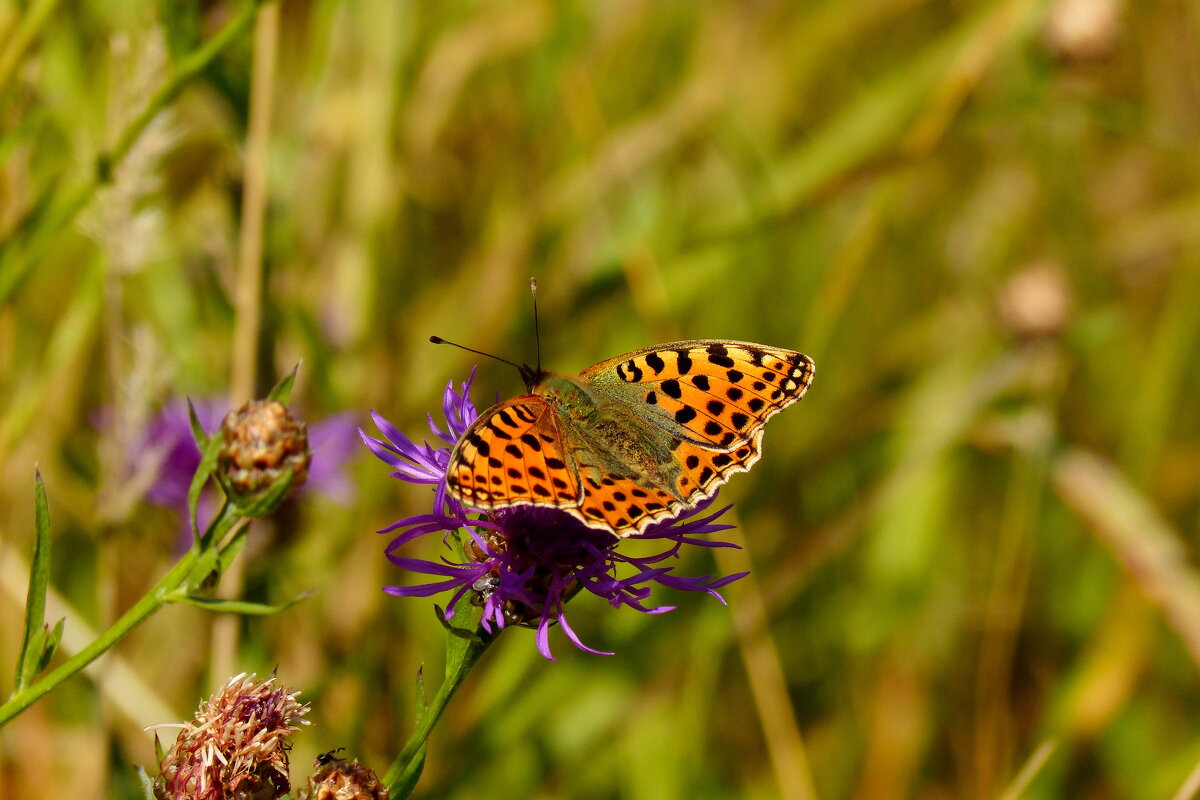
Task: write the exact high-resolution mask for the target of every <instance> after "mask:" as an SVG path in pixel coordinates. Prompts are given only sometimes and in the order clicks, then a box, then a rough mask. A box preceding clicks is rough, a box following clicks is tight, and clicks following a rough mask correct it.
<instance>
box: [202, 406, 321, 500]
mask: <svg viewBox="0 0 1200 800" xmlns="http://www.w3.org/2000/svg"><path fill="white" fill-rule="evenodd" d="M220 436H221V439H222V445H221V450H220V452H219V453H218V454H217V465H218V467H219V472H220V474H221V477H223V478H224V479H225V482H226V483H227V484H228V485H229V488H230V490H231V491H232V492H233V494H234V495H235V496H239V497H253V496H255V495H257V494H260V493H261V492H263V491H265V490H266V489H267V488H269V487H270V486H272V485H273V484H275V482H276V481H278V480H280V479H281V478H283V476H284V475H286V474H288V472H289V471H290V473H291V487H292V488H295V487H299V486H301V485H303V483H304V481H306V480H307V479H308V465H309V463H310V462H311V461H312V450H310V449H309V446H308V428H307V427H306V426H305V424H304V423H303V422H301V421H299V420H297V419H296V418H295V417H294V416H292V412H291V411H289V410H288V407H287V406H285V405H284V404H283V403H280V402H278V401H277V400H252V401H250V402H249V403H246V404H245V405H243V406H242V407H241V408H239V409H238V410H237V411H230V412H229V413H228V414H226V415H225V419H224V421H223V422H222V423H221V433H220Z"/></svg>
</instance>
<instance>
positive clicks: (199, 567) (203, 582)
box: [181, 547, 221, 592]
mask: <svg viewBox="0 0 1200 800" xmlns="http://www.w3.org/2000/svg"><path fill="white" fill-rule="evenodd" d="M220 559H221V554H220V552H219V551H218V550H217V548H215V547H210V548H208V549H206V550H204V551H202V552H201V553H200V557H199V558H197V559H196V563H195V564H193V565H192V569H191V571H190V572H189V573H188V576H187V578H186V579H184V582H183V588H182V590H181V591H186V592H198V591H205V590H208V589H211V588H212V587H213V586H215V585H216V580H215V579H214V576H215V577H218V578H219V577H220V575H221V567H220V563H221V561H220Z"/></svg>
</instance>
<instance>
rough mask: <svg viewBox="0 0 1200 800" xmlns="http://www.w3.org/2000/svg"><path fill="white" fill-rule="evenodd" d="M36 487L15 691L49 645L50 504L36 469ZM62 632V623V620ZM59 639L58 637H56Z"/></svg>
mask: <svg viewBox="0 0 1200 800" xmlns="http://www.w3.org/2000/svg"><path fill="white" fill-rule="evenodd" d="M36 476H37V477H36V479H35V486H36V488H35V490H34V516H35V526H36V533H37V536H36V538H35V539H34V544H33V563H32V564H31V565H30V568H29V594H28V595H27V596H26V599H25V633H24V635H23V636H22V637H21V649H20V651H19V652H20V655H19V656H18V657H17V678H16V688H15V689H14V693H15V692H19V691H21V690H22V689H24V688H25V687H26V686H28V685H29V684H30V683H31V682H32V681H33V679H34V677H35V676H36V675H37V673H38V671H39V664H41V662H42V654H43V652H44V651H45V647H46V629H45V624H46V587H47V586H48V585H49V583H50V507H49V505H48V503H47V502H46V485H45V484H44V483H43V482H42V473H41V472H37V473H36ZM58 627H59V630H60V635H61V623H59V626H58ZM56 641H57V638H56Z"/></svg>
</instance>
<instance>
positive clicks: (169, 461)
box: [131, 398, 358, 542]
mask: <svg viewBox="0 0 1200 800" xmlns="http://www.w3.org/2000/svg"><path fill="white" fill-rule="evenodd" d="M192 405H193V407H194V408H195V410H196V417H197V418H198V419H199V421H200V427H202V428H203V429H204V430H205V431H206V432H208V433H209V434H210V435H213V434H216V435H223V434H221V433H220V431H221V426H222V421H223V419H224V418H225V417H226V416H227V414H226V412H227V411H228V408H229V407H228V405H227V404H226V403H225V402H224V401H223V400H218V399H215V398H201V399H199V400H195V401H193V403H192ZM357 427H358V426H357V425H356V424H355V421H354V418H353V415H351V414H348V413H341V414H334V415H333V416H330V417H326V418H324V419H321V420H317V421H316V422H314V423H312V424H311V425H308V426H307V429H308V446H309V449H310V450H311V452H312V458H311V461H310V463H309V466H308V469H307V481H305V482H304V485H303V486H300V485H298V482H297V481H295V480H293V483H292V487H293V489H294V492H293V493H291V494H289V495H288V497H289V500H290V499H291V498H293V497H297V496H301V495H304V494H307V493H310V492H315V493H317V494H321V495H324V496H326V497H330V498H332V499H334V500H336V501H338V502H342V503H348V502H350V500H351V499H352V497H353V494H354V487H353V484H352V483H351V481H350V479H349V477H348V476H347V475H346V464H347V462H348V461H349V460H350V458H351V457H352V455H353V453H354V448H355V445H354V431H355V430H356V429H357ZM131 458H132V459H142V458H152V459H155V464H154V467H155V469H156V470H157V474H158V478H157V480H155V481H154V483H153V484H152V485H151V486H150V488H149V490H148V491H147V492H146V502H148V503H151V504H153V505H157V506H165V507H167V508H171V509H174V510H175V511H177V512H179V516H180V519H184V520H186V519H187V509H188V489H189V487H190V486H191V483H192V475H193V474H194V473H195V472H196V468H197V467H199V466H200V449H199V448H198V447H197V446H196V441H195V439H193V438H192V428H191V423H190V422H189V420H188V409H187V403H186V402H185V401H183V400H174V401H172V402H170V403H168V404H167V405H165V406H164V407H163V409H162V411H160V412H159V413H158V414H157V415H156V416H155V417H154V418H153V419H152V420H151V421H150V423H149V425H148V426H147V428H146V435H145V436H144V437H143V438H142V440H141V441H140V442H139V443H138V445H137V446H136V448H134V452H133V453H132V454H131ZM267 466H268V467H270V466H271V465H270V464H268V465H267ZM215 510H216V502H215V500H214V497H213V495H212V494H211V493H210V492H207V491H206V492H205V493H204V494H202V495H201V497H200V509H199V514H198V516H199V517H200V520H201V528H202V529H203V527H204V526H205V522H206V520H208V519H211V518H212V516H213V514H214V512H215ZM185 527H186V526H185ZM184 538H185V539H186V540H187V541H189V542H190V540H191V532H190V529H189V530H188V531H187V536H185V537H184Z"/></svg>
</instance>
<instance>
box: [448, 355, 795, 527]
mask: <svg viewBox="0 0 1200 800" xmlns="http://www.w3.org/2000/svg"><path fill="white" fill-rule="evenodd" d="M522 373H523V375H524V376H525V378H526V383H527V384H528V385H529V389H530V392H529V394H526V395H522V396H520V397H516V398H513V399H511V400H506V401H503V402H501V403H497V404H496V405H494V406H492V407H491V408H489V409H487V410H486V411H484V412H483V413H482V414H480V415H479V417H478V419H476V420H475V422H474V423H473V424H472V425H471V427H470V428H468V430H467V431H466V433H465V434H464V435H463V436H462V438H460V439H459V441H458V443H457V444H456V445H455V447H454V449H453V451H452V452H451V455H450V465H449V468H448V470H447V488H448V489H449V491H450V493H451V494H452V495H453V496H454V497H455V498H456V499H458V500H459V501H460V502H461V503H463V504H464V505H465V506H467V507H470V508H480V509H498V508H506V507H511V506H520V505H534V506H547V507H553V508H559V509H561V510H563V511H565V512H567V513H569V514H571V515H573V516H575V517H576V518H578V519H579V520H580V521H582V522H583V523H584V524H585V525H588V526H589V527H592V528H596V529H599V530H606V531H609V532H611V533H613V534H614V535H616V536H628V535H632V534H635V533H640V532H642V531H644V530H645V529H646V528H647V527H649V526H650V525H651V524H653V523H654V522H657V521H660V520H664V519H667V518H669V517H672V516H675V515H676V514H678V513H679V512H680V511H681V510H683V509H685V508H690V507H693V506H695V505H696V504H697V503H699V502H701V501H703V500H704V499H707V498H709V497H711V496H712V495H713V494H715V493H716V491H717V489H718V488H720V486H721V485H722V484H724V483H725V481H726V480H728V477H729V476H730V475H732V474H735V473H737V472H744V471H746V470H748V469H749V468H750V467H751V466H752V465H753V464H754V463H755V462H756V461H757V460H758V458H759V455H760V452H761V441H762V431H763V426H764V425H765V423H766V421H767V419H769V418H770V417H771V416H773V415H774V414H775V413H777V412H778V411H780V410H781V409H783V408H785V407H786V406H788V405H790V404H791V403H793V402H795V401H796V400H798V399H800V397H802V396H803V394H804V392H805V390H806V389H807V388H808V385H809V383H810V382H811V381H812V375H813V363H812V361H811V359H809V358H808V357H807V356H805V355H803V354H801V353H797V352H795V351H792V350H784V349H782V348H776V347H768V346H766V345H759V344H753V343H749V342H735V341H729V340H723V339H698V340H690V341H684V342H673V343H670V344H664V345H658V346H655V347H648V348H643V349H641V350H636V351H634V352H632V353H627V354H625V355H622V356H618V357H617V358H614V359H610V360H608V361H603V362H601V363H599V364H596V365H594V366H592V367H589V368H588V369H586V370H584V371H583V372H582V373H580V375H579V376H578V377H570V376H566V375H558V374H553V373H542V372H539V371H535V370H522Z"/></svg>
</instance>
